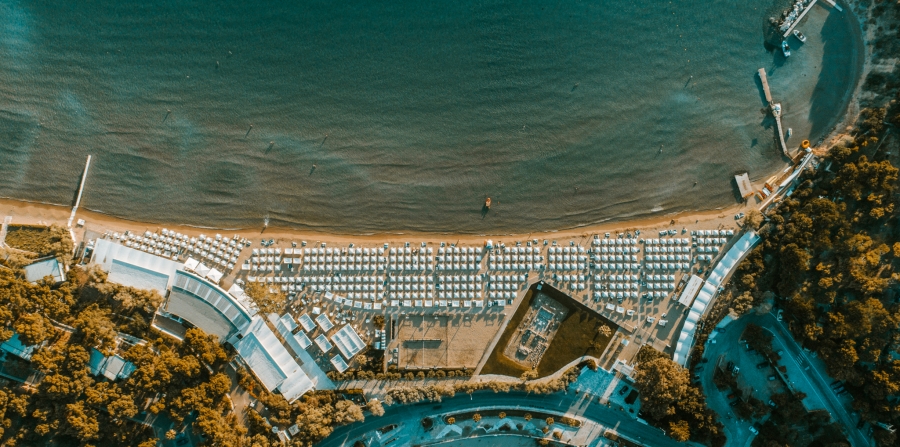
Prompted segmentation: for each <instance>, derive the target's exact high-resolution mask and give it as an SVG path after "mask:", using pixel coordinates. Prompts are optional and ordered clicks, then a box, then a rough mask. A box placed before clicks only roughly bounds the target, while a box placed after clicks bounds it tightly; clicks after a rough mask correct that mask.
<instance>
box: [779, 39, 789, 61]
mask: <svg viewBox="0 0 900 447" xmlns="http://www.w3.org/2000/svg"><path fill="white" fill-rule="evenodd" d="M781 52H782V53H784V57H791V47H789V46H788V43H787V41H786V40H783V41H781Z"/></svg>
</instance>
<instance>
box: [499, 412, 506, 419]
mask: <svg viewBox="0 0 900 447" xmlns="http://www.w3.org/2000/svg"><path fill="white" fill-rule="evenodd" d="M500 419H506V412H503V411H501V412H500Z"/></svg>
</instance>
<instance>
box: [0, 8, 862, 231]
mask: <svg viewBox="0 0 900 447" xmlns="http://www.w3.org/2000/svg"><path fill="white" fill-rule="evenodd" d="M846 3H847V6H848V7H847V8H846V9H845V10H844V11H843V12H840V13H839V12H836V11H829V14H835V13H838V14H850V15H851V16H850V17H847V18H846V20H848V21H850V22H852V23H853V24H854V25H855V26H852V27H851V28H852V35H853V38H854V41H855V43H856V45H854V48H853V51H854V53H856V55H857V58H856V59H857V60H856V68H857V77H856V79H855V86H854V88H853V89H850V90H847V91H846V92H845V95H846V97H847V100H846V105H845V108H844V110H843V113H842V114H838V115H837V116H836V117H835V118H834V122H835V125H834V126H833V127H832V129H831V130H830V131H827V132H825V133H824V135H823V136H822V137H820V138H819V139H818V141H817V143H818V142H819V141H820V142H821V143H820V144H815V145H814V146H813V149H812V150H813V151H814V152H815V153H816V155H820V156H821V155H824V154H826V153H827V152H828V150H829V149H830V147H832V146H833V145H835V144H838V143H839V141H840V140H841V139H844V138H847V137H848V136H849V134H848V131H849V130H850V129H851V127H850V126H852V125H853V124H854V123H855V121H856V120H857V119H858V116H859V112H860V103H861V95H862V93H863V89H862V87H863V82H862V81H863V80H864V79H865V76H866V75H867V74H868V73H869V72H870V71H871V69H872V66H873V63H872V60H871V59H872V51H871V45H870V39H868V38H867V31H866V30H865V27H864V23H865V22H864V20H865V19H866V17H865V16H862V15H859V14H857V13H856V12H854V7H855V4H856V2H853V1H848V2H846ZM823 6H824V5H823ZM828 8H829V9H831V7H830V6H828ZM794 150H796V149H794ZM786 165H789V163H787V164H786ZM784 166H785V165H782V166H779V167H778V168H777V169H772V170H771V171H768V172H764V173H763V175H753V176H754V177H757V178H759V181H757V182H754V186H755V187H757V188H759V187H761V186H762V185H761V184H762V183H763V179H766V178H769V177H770V176H772V175H776V174H778V173H779V172H782V171H783V169H784ZM752 201H753V199H751V202H752ZM0 206H2V207H5V208H11V209H15V210H18V211H21V210H23V209H26V210H28V209H31V211H35V210H36V209H37V208H42V207H43V208H44V211H42V212H35V213H32V212H31V211H29V212H26V213H24V214H23V215H22V217H23V218H25V219H26V220H29V221H31V220H35V218H36V217H35V216H43V215H44V214H45V213H48V215H55V212H53V211H51V210H54V209H56V208H59V209H62V210H65V213H68V212H69V210H71V205H62V204H56V203H50V202H42V201H32V200H25V199H18V198H13V197H0ZM750 206H752V205H751V204H748V203H744V204H741V203H737V202H732V203H730V204H725V205H723V206H720V207H717V208H713V209H697V210H682V211H670V212H666V211H665V210H663V211H656V212H654V211H652V210H651V211H649V212H647V211H645V212H638V213H634V215H632V216H612V217H609V218H607V219H606V220H604V221H601V222H592V223H585V224H576V226H572V227H563V228H559V229H553V230H544V229H542V230H538V231H533V232H529V233H524V232H521V233H517V232H486V233H468V232H466V233H454V232H450V231H440V232H438V231H435V232H431V231H421V230H410V231H395V232H387V231H378V232H364V233H353V232H343V231H340V230H333V229H327V228H317V227H310V226H304V225H291V224H290V223H288V224H283V223H282V224H280V225H271V226H269V227H268V228H267V229H265V231H260V230H262V226H261V225H260V227H258V228H256V229H254V228H252V227H219V226H216V225H197V224H185V223H163V222H159V221H154V220H152V219H148V220H141V218H129V217H126V216H119V215H115V214H110V213H108V212H105V211H99V210H92V209H90V208H87V207H84V206H82V207H81V208H80V209H79V211H78V215H79V216H78V217H84V216H91V217H90V218H86V220H89V221H94V222H97V223H101V224H102V225H105V226H107V227H109V228H118V227H126V228H129V229H134V228H145V229H150V228H162V227H163V226H165V227H166V228H173V229H179V230H178V231H181V232H184V233H190V234H193V233H197V234H199V233H201V232H204V231H205V232H210V231H220V232H235V233H238V234H241V235H256V236H261V235H263V234H264V233H265V234H273V235H279V237H281V236H284V237H294V238H301V237H306V238H309V239H313V238H320V239H323V240H349V239H366V240H368V239H389V240H397V239H400V238H407V239H410V240H426V239H427V240H434V239H439V238H446V239H451V238H453V239H460V240H475V239H478V240H480V239H483V238H486V237H493V238H512V239H524V238H548V239H552V238H563V237H575V236H578V237H581V236H584V235H585V234H590V233H598V232H600V233H602V232H607V231H616V230H623V229H638V228H641V229H642V228H661V227H663V226H665V227H671V225H670V222H671V221H672V220H674V221H676V225H678V224H679V223H681V224H685V223H688V222H690V223H694V221H696V220H701V219H702V220H704V221H708V220H715V219H721V218H724V217H730V216H733V215H734V214H736V213H738V212H740V211H746V209H745V208H747V209H749V207H750ZM7 214H8V213H7ZM16 214H18V212H17V213H16ZM32 214H33V215H32ZM36 219H37V220H40V217H37V218H36ZM54 219H55V218H54ZM15 221H16V219H15V218H14V222H15ZM61 224H63V225H64V222H62V223H61ZM245 237H247V236H245Z"/></svg>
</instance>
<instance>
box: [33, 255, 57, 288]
mask: <svg viewBox="0 0 900 447" xmlns="http://www.w3.org/2000/svg"><path fill="white" fill-rule="evenodd" d="M63 269H64V267H63V265H62V264H61V263H60V262H59V260H58V259H56V257H49V258H45V259H41V260H38V261H35V262H32V263H31V264H28V265H26V266H25V279H27V280H28V282H35V283H36V282H38V281H40V280H42V279H44V278H46V277H48V276H49V277H51V278H53V281H54V282H63V281H65V280H66V276H65V274H64V272H63Z"/></svg>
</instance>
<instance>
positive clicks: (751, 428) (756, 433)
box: [750, 425, 759, 435]
mask: <svg viewBox="0 0 900 447" xmlns="http://www.w3.org/2000/svg"><path fill="white" fill-rule="evenodd" d="M750 433H753V434H754V435H758V434H759V430H757V429H756V427H754V426H752V425H751V426H750Z"/></svg>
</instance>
